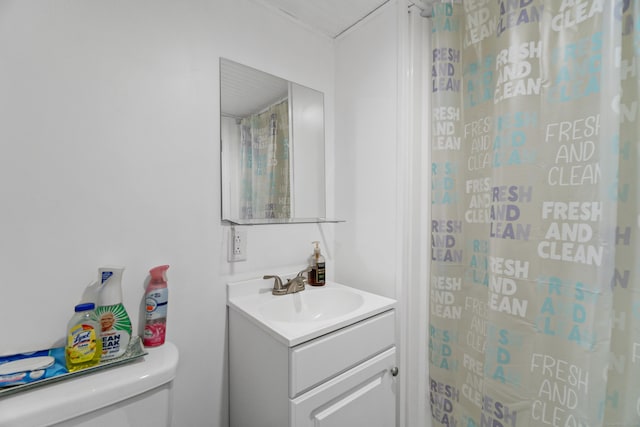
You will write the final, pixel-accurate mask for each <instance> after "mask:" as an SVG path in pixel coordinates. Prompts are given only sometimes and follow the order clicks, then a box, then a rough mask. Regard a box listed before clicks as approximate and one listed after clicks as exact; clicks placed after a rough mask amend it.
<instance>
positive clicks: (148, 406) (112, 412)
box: [0, 342, 178, 427]
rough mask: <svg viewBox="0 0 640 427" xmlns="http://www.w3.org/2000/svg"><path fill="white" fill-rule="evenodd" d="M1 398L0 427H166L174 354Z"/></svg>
mask: <svg viewBox="0 0 640 427" xmlns="http://www.w3.org/2000/svg"><path fill="white" fill-rule="evenodd" d="M146 351H147V352H148V353H149V354H148V355H146V356H144V357H142V358H140V359H138V360H136V361H133V362H130V363H128V364H124V365H120V366H116V367H112V368H109V369H105V370H102V371H99V372H95V373H91V374H87V375H82V376H78V377H76V378H73V379H65V380H62V381H59V382H55V383H52V384H47V385H43V386H42V387H37V388H33V389H30V390H25V391H24V392H18V393H15V394H11V395H8V396H5V397H2V395H0V426H1V427H45V426H46V427H89V426H91V427H113V426H118V427H165V426H166V427H169V426H171V407H172V400H173V396H172V384H173V379H174V377H175V374H176V368H177V366H178V349H177V348H176V346H175V345H173V344H172V343H170V342H166V343H165V344H164V345H162V346H160V347H156V348H149V349H147V350H146Z"/></svg>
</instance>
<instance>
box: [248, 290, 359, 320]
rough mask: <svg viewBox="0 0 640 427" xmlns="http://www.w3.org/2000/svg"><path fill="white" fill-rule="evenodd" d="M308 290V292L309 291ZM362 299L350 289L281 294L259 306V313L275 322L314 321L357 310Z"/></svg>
mask: <svg viewBox="0 0 640 427" xmlns="http://www.w3.org/2000/svg"><path fill="white" fill-rule="evenodd" d="M309 290H310V289H309ZM362 304H364V297H363V296H362V295H360V294H357V293H355V292H352V291H351V290H345V289H335V288H327V289H322V291H321V292H318V291H314V292H304V291H302V292H297V293H295V294H289V295H283V296H281V297H280V298H276V299H274V300H272V301H268V302H266V303H265V304H264V305H263V306H262V307H260V313H261V314H262V315H263V316H264V317H265V318H266V319H269V320H273V321H275V322H316V321H320V320H327V319H333V318H336V317H340V316H344V315H347V314H349V313H352V312H354V311H356V310H357V309H358V308H360V307H362Z"/></svg>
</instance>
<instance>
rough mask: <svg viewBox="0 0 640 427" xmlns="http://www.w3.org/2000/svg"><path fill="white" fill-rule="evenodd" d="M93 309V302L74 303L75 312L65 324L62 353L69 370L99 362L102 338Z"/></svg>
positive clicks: (84, 367) (79, 368) (77, 369)
mask: <svg viewBox="0 0 640 427" xmlns="http://www.w3.org/2000/svg"><path fill="white" fill-rule="evenodd" d="M94 309H95V304H93V303H92V302H90V303H83V304H78V305H76V307H75V314H74V315H73V317H72V318H71V320H69V324H68V325H67V344H66V348H65V352H64V354H65V360H66V363H67V370H68V371H69V372H75V371H79V370H81V369H86V368H90V367H92V366H95V365H97V364H98V363H100V358H101V357H102V340H101V339H100V326H99V325H98V322H97V321H96V320H95V319H96V318H95V310H94Z"/></svg>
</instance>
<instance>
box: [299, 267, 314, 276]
mask: <svg viewBox="0 0 640 427" xmlns="http://www.w3.org/2000/svg"><path fill="white" fill-rule="evenodd" d="M310 271H311V267H307V268H305V269H304V270H301V271H300V272H298V275H297V276H296V277H302V275H303V274H304V273H309V272H310Z"/></svg>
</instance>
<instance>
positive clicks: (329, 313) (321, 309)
mask: <svg viewBox="0 0 640 427" xmlns="http://www.w3.org/2000/svg"><path fill="white" fill-rule="evenodd" d="M294 275H295V273H294V274H293V275H286V274H281V275H280V277H282V278H283V279H285V278H287V277H293V276H294ZM272 287H273V280H264V279H262V278H259V279H253V280H246V281H243V282H235V283H228V284H227V305H228V306H229V309H230V310H235V311H237V312H239V313H241V314H242V315H243V316H245V317H246V318H247V319H249V320H250V321H251V322H253V323H254V324H256V325H257V326H259V327H260V328H261V329H262V330H264V331H265V332H267V333H268V334H270V335H271V336H273V337H274V338H276V339H277V340H279V341H281V342H283V343H284V344H286V345H288V346H289V347H293V346H295V345H298V344H300V343H303V342H305V341H308V340H310V339H313V338H317V337H319V336H321V335H324V334H327V333H329V332H332V331H334V330H337V329H340V328H343V327H345V326H348V325H351V324H353V323H356V322H358V321H360V320H363V319H366V318H369V317H371V316H373V315H376V314H379V313H382V312H385V311H388V310H391V309H392V308H394V306H395V304H396V301H395V300H393V299H391V298H387V297H383V296H380V295H376V294H372V293H370V292H365V291H362V290H360V289H356V288H352V287H349V286H345V285H342V284H339V283H335V282H331V281H328V282H327V283H326V284H325V286H318V287H316V286H307V287H306V289H305V290H303V291H301V292H297V293H294V294H289V295H280V296H275V295H272V294H271V289H272Z"/></svg>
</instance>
